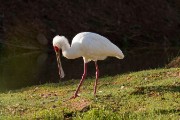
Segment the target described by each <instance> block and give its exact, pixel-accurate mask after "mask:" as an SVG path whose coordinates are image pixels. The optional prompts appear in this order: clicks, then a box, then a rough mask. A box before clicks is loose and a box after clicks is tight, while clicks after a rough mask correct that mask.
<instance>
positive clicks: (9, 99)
mask: <svg viewBox="0 0 180 120" xmlns="http://www.w3.org/2000/svg"><path fill="white" fill-rule="evenodd" d="M17 82H18V81H17ZM78 83H79V80H69V81H67V82H60V83H59V84H46V85H41V86H33V87H28V88H23V89H21V90H16V91H7V92H1V93H0V120H8V119H10V120H11V119H12V120H16V119H30V120H32V119H37V120H39V119H42V120H44V119H47V120H48V119H51V120H53V119H54V120H56V119H76V120H95V119H98V120H114V119H115V120H116V119H123V120H129V119H140V120H145V119H147V120H156V119H158V120H159V119H163V120H166V119H167V120H169V119H172V120H178V119H180V69H177V68H173V69H157V70H148V71H140V72H135V73H129V74H124V75H117V76H113V77H103V78H100V80H99V85H98V92H97V97H94V96H93V85H94V79H93V78H92V79H91V78H89V79H86V81H85V82H84V84H83V86H82V88H81V91H80V97H78V98H77V99H73V100H68V99H69V98H70V97H71V95H72V94H73V92H74V91H75V90H76V87H77V85H78Z"/></svg>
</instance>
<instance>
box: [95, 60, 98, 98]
mask: <svg viewBox="0 0 180 120" xmlns="http://www.w3.org/2000/svg"><path fill="white" fill-rule="evenodd" d="M95 66H96V81H95V84H94V95H96V88H97V83H98V77H99V68H98V64H97V61H95Z"/></svg>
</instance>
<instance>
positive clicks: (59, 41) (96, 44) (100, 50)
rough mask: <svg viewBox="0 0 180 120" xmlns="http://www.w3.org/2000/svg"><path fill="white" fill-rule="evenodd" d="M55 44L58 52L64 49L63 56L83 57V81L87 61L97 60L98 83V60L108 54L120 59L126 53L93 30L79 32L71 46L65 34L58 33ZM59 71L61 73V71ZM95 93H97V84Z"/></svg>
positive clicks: (54, 40) (69, 57)
mask: <svg viewBox="0 0 180 120" xmlns="http://www.w3.org/2000/svg"><path fill="white" fill-rule="evenodd" d="M53 46H54V48H55V51H56V53H57V52H58V51H59V49H62V54H63V56H64V57H66V58H68V59H75V58H78V57H83V59H84V74H83V76H82V80H81V81H83V80H84V78H85V76H86V63H88V62H89V61H91V60H92V61H95V65H96V84H97V79H98V74H99V72H98V71H99V70H98V66H97V62H96V61H97V60H104V59H105V58H106V57H108V56H110V57H117V58H119V59H123V58H124V54H123V53H122V51H121V50H120V49H119V48H118V47H117V46H116V45H114V44H113V43H111V42H110V41H109V40H108V39H107V38H105V37H103V36H101V35H99V34H96V33H92V32H82V33H79V34H77V35H76V36H75V37H74V38H73V40H72V43H71V46H70V45H69V42H68V40H67V39H66V38H65V37H64V36H59V35H57V36H55V37H54V38H53ZM60 69H62V68H60ZM60 71H62V70H60ZM59 73H60V74H61V72H59ZM81 84H82V82H80V84H79V86H78V89H77V90H76V92H75V94H74V97H73V98H75V97H77V92H78V91H79V88H80V86H81ZM96 84H95V85H96ZM94 93H96V86H95V91H94Z"/></svg>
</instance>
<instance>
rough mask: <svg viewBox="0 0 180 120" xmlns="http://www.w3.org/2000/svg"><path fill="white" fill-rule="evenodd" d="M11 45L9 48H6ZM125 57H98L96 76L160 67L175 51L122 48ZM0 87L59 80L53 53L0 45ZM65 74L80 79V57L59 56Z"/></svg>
mask: <svg viewBox="0 0 180 120" xmlns="http://www.w3.org/2000/svg"><path fill="white" fill-rule="evenodd" d="M9 49H11V50H9ZM123 52H124V53H125V58H124V59H123V60H119V59H116V58H107V59H106V60H104V61H98V64H99V69H100V76H101V77H102V76H113V75H116V74H122V73H127V72H132V71H139V70H145V69H152V68H159V67H164V66H165V65H166V64H167V63H168V62H169V61H170V60H171V59H172V58H173V57H175V56H178V55H179V50H178V49H175V48H169V49H167V48H166V49H165V48H164V49H162V48H161V49H159V48H141V49H139V48H138V49H137V48H134V49H127V50H123ZM0 53H1V54H0V91H4V90H12V89H19V88H22V87H26V86H32V85H39V84H44V83H54V82H59V76H58V69H57V64H56V58H55V54H54V52H53V51H52V50H49V51H46V52H42V51H41V50H37V51H36V50H33V51H31V50H27V51H26V50H12V48H8V47H7V48H6V47H5V48H1V49H0ZM62 65H63V69H64V72H65V74H66V76H65V78H64V79H63V80H69V79H80V78H81V75H82V73H83V60H82V58H78V59H74V60H68V59H66V58H64V57H63V58H62ZM94 75H95V67H94V63H93V62H90V63H89V65H88V76H89V77H92V76H94Z"/></svg>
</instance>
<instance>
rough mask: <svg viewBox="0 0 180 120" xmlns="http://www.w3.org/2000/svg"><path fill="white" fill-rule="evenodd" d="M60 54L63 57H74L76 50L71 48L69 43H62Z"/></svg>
mask: <svg viewBox="0 0 180 120" xmlns="http://www.w3.org/2000/svg"><path fill="white" fill-rule="evenodd" d="M62 54H63V56H64V57H66V58H68V59H75V58H77V56H76V55H77V52H76V50H74V49H73V47H70V45H69V43H67V44H65V45H63V47H62Z"/></svg>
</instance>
